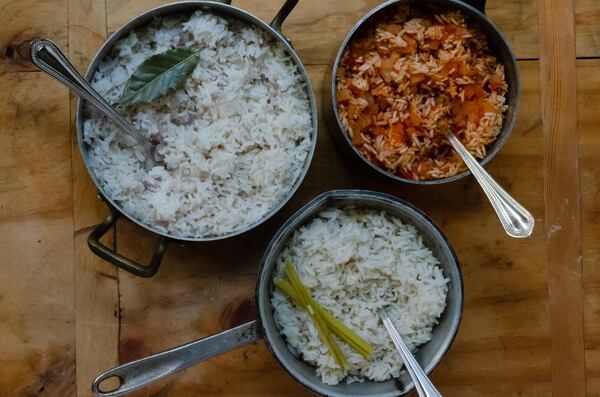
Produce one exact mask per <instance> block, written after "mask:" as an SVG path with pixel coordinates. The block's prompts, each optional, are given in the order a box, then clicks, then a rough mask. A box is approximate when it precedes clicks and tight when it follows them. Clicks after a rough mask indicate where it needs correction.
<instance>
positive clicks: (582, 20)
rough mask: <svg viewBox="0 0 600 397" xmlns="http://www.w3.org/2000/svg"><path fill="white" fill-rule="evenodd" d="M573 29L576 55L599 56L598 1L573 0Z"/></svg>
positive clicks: (599, 14) (599, 24)
mask: <svg viewBox="0 0 600 397" xmlns="http://www.w3.org/2000/svg"><path fill="white" fill-rule="evenodd" d="M574 3H575V31H576V33H577V43H576V44H577V56H578V57H586V58H590V57H599V56H600V2H598V1H596V0H575V2H574Z"/></svg>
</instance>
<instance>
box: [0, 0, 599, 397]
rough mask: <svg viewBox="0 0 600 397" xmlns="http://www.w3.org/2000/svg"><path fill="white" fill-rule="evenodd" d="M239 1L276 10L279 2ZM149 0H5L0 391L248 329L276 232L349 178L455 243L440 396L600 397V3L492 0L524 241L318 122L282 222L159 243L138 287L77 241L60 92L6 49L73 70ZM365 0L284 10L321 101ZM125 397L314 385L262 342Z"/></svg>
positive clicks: (28, 388) (142, 241)
mask: <svg viewBox="0 0 600 397" xmlns="http://www.w3.org/2000/svg"><path fill="white" fill-rule="evenodd" d="M235 2H236V5H237V6H239V7H241V8H243V9H245V10H248V11H250V12H252V13H254V14H256V15H257V16H259V17H260V18H263V19H265V20H270V18H271V17H272V16H273V15H274V14H275V12H276V10H277V9H278V7H279V6H280V4H281V3H282V0H262V1H258V0H255V1H251V0H237V1H235ZM160 3H161V1H160V0H136V1H134V0H106V1H99V0H79V1H78V0H18V1H17V0H0V148H2V156H0V169H1V170H2V171H1V172H0V236H1V237H0V263H1V265H0V395H2V396H60V397H62V396H74V395H78V396H89V395H91V392H90V383H91V381H92V379H93V378H94V377H95V376H96V375H98V374H99V373H100V372H102V371H103V370H106V369H108V368H110V367H112V366H114V365H116V364H118V363H119V362H124V361H127V360H131V359H135V358H139V357H142V356H144V355H147V354H149V353H153V352H157V351H160V350H162V349H165V348H168V347H171V346H174V345H177V344H180V343H183V342H186V341H189V340H191V339H195V338H200V337H203V336H206V335H209V334H212V333H214V332H217V331H220V330H223V329H225V328H228V327H230V326H231V325H233V324H237V323H239V322H242V321H244V320H245V319H246V318H248V317H249V316H252V313H251V305H250V303H249V299H250V298H251V296H252V292H253V288H254V283H255V276H256V271H257V265H258V262H259V259H260V257H261V255H262V253H263V249H264V248H265V246H266V244H267V243H268V241H269V239H270V236H271V235H272V234H273V233H274V231H275V230H276V229H277V227H278V226H279V225H281V223H282V221H283V220H284V219H286V217H287V216H288V215H289V214H291V213H292V212H293V211H295V210H296V209H298V208H299V207H300V206H301V205H302V204H303V203H306V202H307V201H308V200H309V199H311V198H312V197H314V196H315V195H317V194H318V193H320V192H323V191H325V190H328V189H332V188H351V187H352V188H368V189H375V190H382V191H386V192H390V193H393V194H396V195H397V196H399V197H402V198H405V199H407V200H410V201H411V202H413V203H415V204H416V205H417V206H419V207H421V208H422V209H424V210H425V211H427V212H428V213H429V214H430V215H431V216H432V217H433V218H434V219H435V220H436V221H437V222H438V223H439V224H440V225H441V227H442V228H443V229H444V231H445V233H446V234H447V235H448V236H449V238H450V240H451V241H452V243H453V244H454V247H455V249H456V251H457V253H458V256H459V258H460V261H461V264H462V271H463V276H464V281H465V306H464V315H463V321H462V324H461V328H460V332H459V335H458V338H457V340H456V342H455V343H454V345H453V347H452V349H451V351H450V353H449V354H448V356H447V357H446V359H445V360H444V361H443V363H442V364H441V365H440V367H439V368H438V369H437V370H436V371H435V373H434V376H433V379H434V381H435V383H436V384H437V385H439V387H440V389H441V391H442V392H443V394H444V395H445V396H461V397H469V396H521V395H523V396H548V395H553V396H556V397H559V396H560V397H562V396H564V397H571V396H583V395H585V394H587V395H589V396H600V294H599V293H598V292H599V290H600V267H599V266H598V264H599V261H600V244H598V239H599V237H600V190H599V189H600V184H599V182H598V181H599V180H600V134H599V133H597V132H596V131H597V129H598V128H600V112H599V111H598V107H599V106H600V59H598V57H599V56H600V1H594V0H539V1H538V2H537V4H536V2H535V1H532V0H488V13H489V15H490V17H491V18H492V19H493V20H494V21H495V22H496V23H497V24H498V26H499V27H500V29H501V30H503V31H504V33H505V35H506V37H507V38H508V40H509V41H510V43H511V45H512V48H513V49H514V51H515V53H516V55H517V57H518V58H519V66H520V68H521V73H522V79H523V92H522V94H523V96H522V103H521V109H520V112H519V119H518V123H517V125H516V127H515V129H514V131H513V132H512V136H511V138H510V140H509V141H508V143H507V144H506V146H505V147H504V148H503V150H502V151H501V153H500V154H499V155H498V156H496V158H495V159H494V160H493V161H492V162H491V163H490V165H489V166H488V169H489V171H490V172H491V173H492V174H493V175H494V176H495V177H496V178H497V179H498V180H499V181H500V182H501V183H502V184H503V185H504V186H506V187H507V188H508V190H509V191H510V192H511V193H512V194H514V196H516V197H517V198H518V199H519V200H521V201H522V202H523V203H524V204H525V206H526V207H527V208H529V209H530V210H531V211H532V212H533V213H534V214H535V218H536V222H537V228H536V231H535V234H534V235H533V237H532V238H530V239H528V240H513V239H510V238H508V237H507V236H505V235H504V234H503V231H502V230H501V228H500V226H499V224H498V222H497V220H496V218H495V215H494V213H493V211H492V209H491V207H490V205H489V204H488V203H487V200H486V199H485V197H484V195H483V194H482V192H481V190H480V189H479V188H478V186H477V185H476V184H475V182H474V181H473V180H472V179H471V178H469V179H467V180H463V181H461V182H457V183H453V184H451V185H448V186H443V187H438V188H422V187H415V186H408V185H402V186H396V185H391V184H390V183H388V182H386V181H381V180H379V179H376V178H374V176H373V175H372V174H368V173H363V172H362V171H359V170H356V169H354V168H352V167H350V166H349V165H348V164H347V163H346V162H345V161H344V160H343V159H342V158H340V156H339V154H338V152H337V151H336V149H335V148H334V147H333V144H332V142H331V141H330V138H329V136H328V134H327V131H326V127H325V125H324V123H321V125H320V128H319V129H320V131H319V139H318V146H317V151H316V154H315V159H314V161H313V164H312V167H311V169H310V172H309V174H308V176H307V178H306V180H305V181H304V183H303V185H302V187H301V189H300V191H299V192H298V193H297V194H296V195H295V197H294V198H293V200H292V201H291V202H290V203H289V204H288V205H287V206H286V207H285V209H284V210H283V211H281V213H280V214H278V216H276V217H275V218H274V219H272V220H270V221H269V222H267V223H266V224H265V225H263V226H262V227H260V228H259V229H258V230H256V231H254V232H252V233H250V234H248V235H246V236H245V237H244V238H236V239H234V240H232V241H227V242H220V243H211V244H202V245H189V246H186V247H178V246H172V247H170V248H169V251H168V253H167V255H166V259H165V261H164V263H163V265H162V268H161V269H160V271H159V273H158V274H157V275H156V276H155V277H153V278H151V279H141V278H137V277H134V276H131V275H130V274H128V273H125V272H123V271H118V270H116V269H115V268H114V267H112V266H110V265H108V264H107V263H105V262H103V261H102V260H99V259H98V258H97V257H95V256H94V255H92V253H91V252H90V251H89V249H88V247H87V244H86V238H87V235H88V233H89V231H90V230H91V228H92V227H93V225H95V224H97V223H98V222H99V221H100V220H102V219H103V217H104V216H106V213H107V210H106V208H105V206H104V205H103V204H102V203H101V202H100V201H99V200H98V199H97V198H96V192H95V189H94V186H93V184H92V182H91V180H90V179H89V177H88V175H87V173H86V171H85V169H84V167H83V165H82V161H81V158H80V155H79V152H78V147H77V142H76V139H75V137H74V133H73V114H74V103H75V100H74V97H73V95H71V94H69V92H68V91H67V89H65V88H64V87H62V86H60V85H58V84H57V83H55V82H53V81H51V80H50V79H49V78H48V77H47V76H45V75H42V74H41V73H39V72H37V71H35V70H34V68H33V67H32V65H30V64H28V63H26V62H22V61H19V60H18V58H17V57H16V54H15V51H14V45H15V44H18V43H20V42H22V41H24V40H27V39H30V38H33V37H37V36H46V37H49V38H51V39H53V40H55V41H56V42H57V43H59V44H60V46H61V47H62V48H64V49H65V51H66V52H67V53H68V55H69V57H70V58H71V59H72V60H73V61H74V63H75V64H76V65H77V66H78V67H79V68H80V70H84V69H85V68H86V67H87V64H88V62H89V60H90V58H91V56H92V55H93V54H94V53H95V51H96V50H97V48H98V47H99V46H100V45H101V44H102V42H103V41H104V40H105V38H106V36H107V35H108V34H109V33H110V32H112V31H114V30H115V29H117V28H118V27H119V26H120V25H121V24H122V23H123V22H124V21H126V20H127V19H129V18H131V17H132V16H135V15H136V14H137V13H138V12H140V11H142V10H145V9H147V8H150V7H152V6H154V5H157V4H160ZM378 3H379V1H377V0H367V1H360V0H354V1H348V0H344V1H342V0H335V1H334V0H329V1H323V0H302V1H301V2H300V4H299V5H298V6H297V8H296V9H295V10H294V12H293V13H292V15H291V16H290V17H289V19H288V21H287V22H286V24H285V26H284V29H285V31H286V33H287V34H288V35H289V36H290V37H291V38H292V39H293V41H294V45H295V47H296V49H297V50H298V52H299V53H300V56H301V57H302V59H303V60H304V62H305V64H306V65H307V68H308V70H309V73H310V77H311V79H312V81H313V84H314V86H315V87H316V88H317V92H319V91H320V87H321V86H322V83H323V79H324V74H325V71H326V68H327V66H326V65H327V63H328V62H329V60H330V57H331V56H332V54H333V53H334V51H336V49H337V47H338V45H339V43H340V41H341V39H342V38H343V37H344V36H345V34H346V32H347V31H348V30H349V29H350V27H351V26H352V25H353V24H354V23H355V22H356V21H357V20H358V18H359V17H360V16H362V15H363V14H364V13H365V12H367V11H368V10H369V9H370V8H372V7H373V6H375V5H376V4H378ZM319 96H320V95H319ZM106 241H107V244H112V245H113V246H115V247H118V249H119V250H120V251H122V252H124V253H126V254H127V255H131V256H133V257H135V258H139V259H140V260H146V259H147V258H148V255H149V252H148V250H149V249H151V248H152V246H153V244H154V242H155V237H153V236H151V235H149V234H148V233H145V232H144V231H142V230H140V229H139V228H138V227H135V226H133V225H132V224H131V223H128V222H120V223H119V224H118V227H117V230H116V232H111V233H110V235H109V236H108V238H107V240H106ZM232 247H235V249H232ZM135 395H136V396H189V395H202V396H212V395H219V396H302V395H309V393H308V392H307V391H306V390H305V389H303V388H301V387H300V386H298V384H297V383H295V382H294V381H293V380H292V379H291V378H290V377H289V376H288V375H287V374H285V373H284V371H282V370H281V369H280V368H279V366H278V365H277V363H276V362H275V360H274V359H273V358H272V357H271V356H270V354H269V353H268V352H267V350H266V347H265V345H264V343H262V342H259V343H257V344H255V345H251V346H248V347H245V348H242V349H238V350H236V351H233V352H230V353H227V354H224V355H222V356H220V357H218V358H215V359H211V360H210V361H208V362H205V363H203V364H201V365H198V366H196V367H194V368H192V369H190V370H187V371H185V372H182V373H179V374H177V375H175V376H172V377H170V378H168V379H165V380H164V381H161V382H158V383H156V384H154V385H152V386H150V387H148V388H146V389H144V390H141V391H139V392H138V393H135Z"/></svg>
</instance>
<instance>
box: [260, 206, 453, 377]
mask: <svg viewBox="0 0 600 397" xmlns="http://www.w3.org/2000/svg"><path fill="white" fill-rule="evenodd" d="M288 262H289V263H292V264H293V265H294V266H295V268H296V269H297V271H298V274H299V276H300V278H301V280H302V283H303V284H304V285H305V286H306V287H307V288H309V289H310V291H311V295H312V296H313V298H314V299H315V300H316V301H317V302H318V303H319V304H320V305H322V306H323V307H325V308H326V309H328V310H329V311H330V312H331V313H332V314H333V315H334V316H335V317H336V318H337V319H338V320H340V321H341V322H343V323H344V324H346V325H347V326H348V327H350V328H351V329H352V330H354V331H355V332H356V333H358V334H359V335H361V336H362V337H363V338H365V339H366V340H367V341H369V342H370V343H371V344H372V345H373V347H374V353H373V354H372V356H371V358H370V359H369V360H368V361H367V360H365V359H364V358H363V357H362V356H361V355H359V354H358V353H356V352H355V351H354V350H352V349H351V348H350V347H349V346H348V345H346V344H345V343H343V342H341V340H339V339H337V340H338V342H339V345H340V347H341V349H342V351H343V352H344V355H345V356H346V358H347V360H348V365H349V369H348V370H346V371H344V370H342V369H341V368H340V367H339V366H338V365H337V363H336V362H335V360H334V358H333V356H332V355H331V354H330V353H329V351H328V350H327V347H326V346H325V345H324V344H323V343H322V342H321V339H320V338H319V335H318V332H317V330H316V328H315V327H314V325H313V323H312V321H311V320H310V318H309V316H308V313H306V312H305V311H304V310H303V309H300V308H297V307H296V306H295V305H294V304H293V303H291V302H290V301H289V300H288V299H287V298H286V297H285V296H284V295H283V294H282V293H281V292H279V291H278V290H276V291H275V292H273V295H272V297H271V303H272V305H273V308H274V314H275V322H276V324H277V326H278V327H279V329H280V332H281V333H282V335H283V336H284V337H285V339H286V341H287V344H288V347H289V348H290V351H291V352H292V353H293V354H295V355H296V356H298V357H301V358H302V359H304V360H305V361H307V362H308V363H310V364H312V365H314V366H315V367H316V371H317V374H318V375H319V376H321V379H322V380H323V382H324V383H327V384H330V385H335V384H338V383H339V382H340V381H342V380H344V378H345V380H346V381H347V382H356V381H364V380H366V379H369V380H374V381H384V380H386V379H390V378H395V377H398V376H399V375H400V370H401V369H402V366H403V363H402V359H401V358H400V355H399V354H398V352H397V351H396V349H395V348H394V346H393V344H392V342H391V340H390V338H389V336H388V333H387V331H386V330H385V328H384V326H383V324H381V322H380V320H379V318H378V316H377V309H379V308H381V307H384V306H387V305H390V306H389V307H388V311H390V316H391V318H392V321H393V322H394V324H395V325H396V327H397V328H398V330H399V332H400V334H401V335H402V337H403V339H404V340H405V341H406V343H407V344H408V346H409V347H410V348H411V349H412V350H413V351H415V350H416V347H417V346H419V345H421V344H423V343H426V342H428V341H429V340H430V339H431V332H432V328H433V327H434V325H435V324H437V320H438V318H439V317H440V315H441V314H442V312H443V311H444V308H445V306H446V293H447V290H448V286H447V283H448V281H449V280H448V279H446V278H445V277H444V275H443V274H442V271H441V269H440V267H439V266H438V265H439V262H438V260H437V258H436V257H435V256H434V255H433V254H432V252H431V251H430V250H429V249H428V248H427V247H426V246H425V244H424V243H423V239H422V238H421V236H420V235H419V234H418V233H417V231H416V229H415V228H414V227H413V226H411V225H407V224H404V223H402V221H401V220H400V219H398V218H397V217H394V216H391V215H389V214H386V213H385V212H380V211H375V210H364V209H362V210H361V209H354V208H345V209H332V210H326V211H323V212H321V213H320V214H319V215H318V216H317V217H316V218H315V219H314V220H312V221H311V222H310V223H309V224H307V225H305V226H303V227H301V228H300V229H298V230H297V231H296V232H295V233H294V235H293V236H292V238H291V239H290V241H289V242H288V244H287V246H286V248H285V249H284V250H283V252H282V254H281V256H280V257H279V258H278V265H277V270H276V277H283V276H284V266H285V264H286V263H288Z"/></svg>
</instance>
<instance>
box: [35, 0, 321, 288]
mask: <svg viewBox="0 0 600 397" xmlns="http://www.w3.org/2000/svg"><path fill="white" fill-rule="evenodd" d="M230 3H231V0H214V1H204V0H203V1H180V2H176V3H171V4H165V5H161V6H159V7H156V8H153V9H151V10H148V11H146V12H144V13H142V14H140V15H138V16H137V17H135V18H134V19H132V20H130V21H129V22H127V23H126V24H125V25H124V26H123V27H121V28H120V29H118V30H117V31H116V32H115V33H113V34H112V35H111V36H110V38H109V39H108V40H107V41H106V42H105V43H104V45H103V46H102V47H101V48H100V50H99V51H98V53H97V54H96V55H95V56H94V58H93V60H92V62H91V64H90V66H89V68H88V70H87V73H86V74H85V80H87V81H88V82H91V80H92V77H93V76H94V73H95V72H96V70H97V69H98V67H99V65H100V64H101V63H102V61H103V60H104V59H106V57H108V56H109V55H110V54H111V52H112V51H113V49H114V47H115V44H116V43H117V42H118V41H119V40H120V39H121V38H123V37H125V36H127V35H128V34H129V33H130V32H131V31H132V30H135V29H138V28H140V27H143V26H145V25H147V24H148V23H150V22H151V21H153V20H154V19H156V18H157V17H164V16H169V15H178V14H190V15H191V14H192V13H194V12H195V11H198V10H202V11H206V12H211V13H214V14H216V15H222V16H226V17H228V18H232V19H235V20H239V21H242V22H244V23H245V24H248V25H251V26H253V27H256V28H258V29H261V30H262V31H263V32H265V34H267V35H268V36H269V37H270V38H272V39H273V41H274V42H276V43H277V44H279V45H281V46H282V48H283V49H284V50H285V51H286V52H287V53H288V54H289V56H290V61H291V62H293V63H294V64H295V65H296V67H297V70H298V71H299V73H300V75H301V76H302V82H303V83H304V85H305V87H306V92H307V96H308V100H309V103H310V113H311V121H312V133H311V136H310V146H309V150H308V153H307V155H306V158H305V160H304V163H303V165H302V170H301V171H300V173H299V175H298V177H297V178H296V180H295V181H293V183H290V185H289V187H288V190H287V192H286V194H285V195H284V197H282V199H281V200H279V202H278V203H277V204H275V205H274V206H273V207H272V208H271V209H270V210H269V211H268V212H267V213H266V214H264V215H263V216H262V217H261V218H260V219H259V220H258V221H256V222H253V223H251V224H248V225H245V226H244V227H241V228H238V229H236V230H234V231H232V232H229V233H227V234H223V235H207V236H199V237H187V236H180V235H175V234H172V233H167V232H165V231H164V230H162V229H159V228H158V227H156V226H153V225H148V224H145V223H142V222H141V221H140V220H138V219H137V218H136V217H135V216H133V215H131V214H128V213H127V211H126V210H125V209H124V208H123V206H121V205H120V204H119V202H117V201H115V200H114V199H113V198H112V197H111V196H110V195H109V194H108V193H106V191H105V189H104V188H103V187H102V184H101V183H100V180H99V179H98V178H97V177H96V175H95V173H94V170H93V168H92V167H91V166H90V158H91V149H90V147H89V145H88V144H86V143H85V142H84V138H83V124H84V121H85V120H86V106H87V104H86V101H84V100H83V99H79V101H78V103H77V112H76V124H75V125H76V129H77V140H78V142H79V149H80V150H81V157H82V158H83V162H84V164H85V166H86V168H87V170H88V173H89V175H90V177H91V178H92V180H93V181H94V183H95V184H96V187H97V189H98V192H99V197H100V198H101V199H102V200H104V201H105V202H106V204H107V205H108V207H109V210H110V215H109V216H108V217H107V218H106V220H105V221H104V222H102V223H101V224H100V225H98V226H97V227H96V228H95V229H94V230H93V231H92V232H91V233H90V236H89V238H88V244H89V246H90V249H91V250H92V251H93V252H94V253H95V254H96V255H98V256H99V257H101V258H103V259H105V260H107V261H108V262H110V263H112V264H113V265H116V266H118V267H120V268H122V269H124V270H126V271H128V272H130V273H133V274H135V275H137V276H141V277H150V276H152V275H154V274H155V273H156V271H157V270H158V267H159V265H160V262H161V261H162V258H163V255H164V253H165V250H166V249H167V246H168V243H169V242H170V241H175V242H179V243H187V242H203V241H213V240H221V239H225V238H230V237H233V236H236V235H239V234H242V233H245V232H247V231H249V230H251V229H253V228H255V227H257V226H258V225H260V224H261V223H263V222H265V221H266V220H267V219H269V218H270V217H271V216H273V215H274V214H275V213H276V212H277V211H279V210H280V209H281V208H282V207H283V206H284V205H285V203H287V202H288V201H289V199H290V198H291V197H292V196H293V194H294V193H295V192H296V190H297V189H298V187H299V186H300V184H301V183H302V180H303V179H304V176H305V175H306V172H307V171H308V168H309V166H310V162H311V159H312V155H313V152H314V149H315V145H316V140H317V110H316V101H315V97H314V93H313V90H312V86H311V83H310V79H309V77H308V74H307V73H306V70H305V68H304V66H303V65H302V61H301V60H300V58H299V56H298V54H297V53H296V52H295V51H294V49H293V48H292V46H291V42H290V40H289V39H288V38H287V37H286V36H284V35H283V33H282V31H281V26H282V24H283V22H284V20H285V19H286V18H287V16H288V15H289V13H290V12H291V11H292V9H293V8H294V7H295V6H296V4H297V3H298V0H286V1H285V3H284V4H283V6H282V7H281V9H280V10H279V12H278V13H277V14H276V15H275V17H274V19H273V21H272V22H271V23H270V24H267V23H265V22H263V21H261V20H260V19H258V18H257V17H255V16H254V15H252V14H250V13H248V12H246V11H243V10H241V9H239V8H236V7H234V6H232V5H230ZM35 42H36V41H34V42H33V45H31V47H30V48H27V50H26V51H30V52H31V54H30V55H29V57H30V58H31V59H32V61H33V62H34V64H35V65H36V66H38V67H39V68H40V69H41V70H42V71H44V72H46V73H48V74H50V75H51V76H52V77H54V78H56V79H58V80H59V81H61V82H62V83H63V84H66V85H69V84H68V83H69V82H71V81H72V80H76V78H75V77H74V75H73V73H71V71H69V70H64V69H65V68H64V66H63V65H61V63H60V62H59V63H58V65H56V63H57V61H56V56H55V57H50V56H49V54H48V53H47V50H44V48H43V47H38V46H36V45H35ZM44 51H46V52H44ZM33 52H35V54H34V53H33ZM40 60H42V61H43V62H44V63H43V64H41V63H39V62H40ZM63 62H67V63H68V61H66V59H65V60H63ZM47 65H49V66H50V67H51V70H50V71H49V69H48V68H47V67H46V66H47ZM65 80H67V83H65ZM122 216H125V217H127V218H129V219H130V220H131V221H133V222H135V223H137V224H138V225H139V226H141V227H143V228H144V229H147V230H149V231H150V232H152V233H154V234H156V235H158V237H159V239H158V243H157V245H156V248H155V250H154V254H153V256H152V258H151V260H150V263H149V265H147V266H144V265H141V264H139V263H137V262H135V261H134V260H131V259H129V258H127V257H125V256H123V255H122V254H120V253H118V252H116V251H114V250H112V249H111V248H109V247H107V246H105V245H103V244H102V243H101V242H100V238H101V237H102V236H103V235H104V234H105V233H106V232H107V231H108V230H109V229H110V228H112V227H113V226H114V225H115V224H116V222H117V220H118V219H119V218H121V217H122Z"/></svg>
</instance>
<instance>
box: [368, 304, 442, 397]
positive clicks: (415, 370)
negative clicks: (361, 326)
mask: <svg viewBox="0 0 600 397" xmlns="http://www.w3.org/2000/svg"><path fill="white" fill-rule="evenodd" d="M378 314H379V317H380V318H381V321H382V322H383V325H384V326H385V328H386V329H387V331H388V333H389V334H390V337H391V338H392V342H394V345H395V346H396V349H398V353H400V357H402V361H404V365H405V366H406V369H407V370H408V373H409V374H410V377H411V379H412V381H413V382H414V384H415V389H417V393H419V396H421V397H442V395H441V394H440V392H438V391H437V389H436V388H435V386H433V383H431V381H430V380H429V377H427V374H426V373H425V371H423V368H421V366H420V365H419V363H418V362H417V360H416V359H415V357H414V356H413V355H412V353H411V352H410V349H409V348H408V346H407V345H406V343H405V342H404V340H403V339H402V337H401V336H400V333H399V332H398V330H397V329H396V326H395V325H394V323H392V320H391V319H390V316H389V315H388V313H387V311H386V310H385V309H384V308H382V309H379V310H378Z"/></svg>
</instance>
